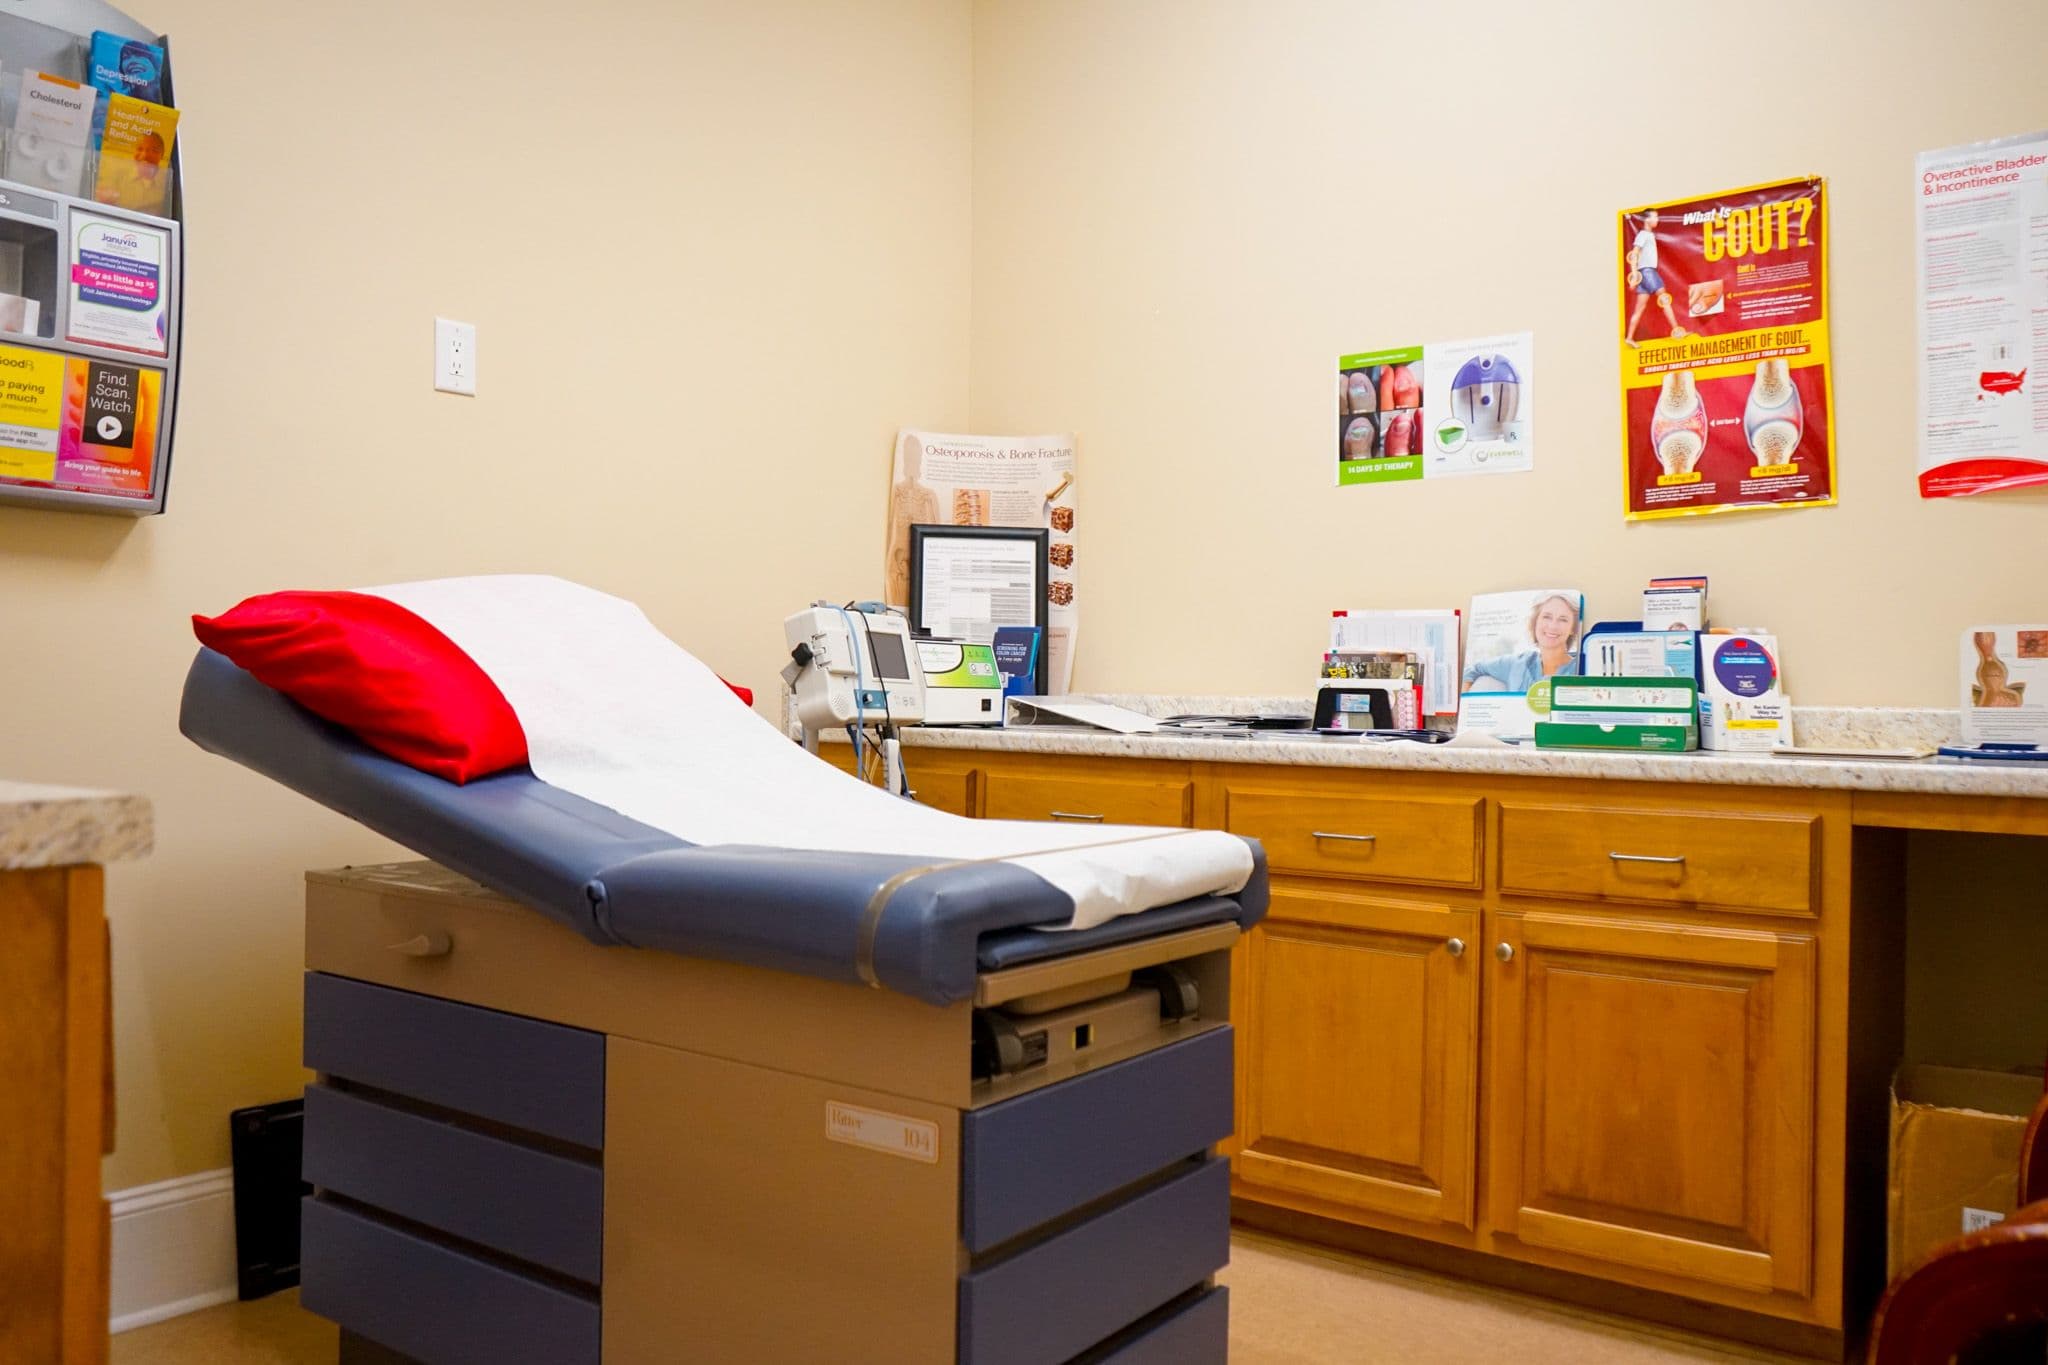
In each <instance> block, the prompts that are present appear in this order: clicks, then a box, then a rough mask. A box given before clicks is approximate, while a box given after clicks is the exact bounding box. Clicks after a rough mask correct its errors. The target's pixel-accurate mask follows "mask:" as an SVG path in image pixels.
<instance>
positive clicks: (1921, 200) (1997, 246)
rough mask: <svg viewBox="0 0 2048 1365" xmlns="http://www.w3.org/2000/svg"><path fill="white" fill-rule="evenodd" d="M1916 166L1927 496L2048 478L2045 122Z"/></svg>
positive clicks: (1928, 156) (1932, 155) (1925, 157)
mask: <svg viewBox="0 0 2048 1365" xmlns="http://www.w3.org/2000/svg"><path fill="white" fill-rule="evenodd" d="M1916 171H1917V183H1916V185H1915V186H1914V202H1915V203H1916V205H1917V206H1918V212H1917V215H1916V217H1917V219H1918V226H1919V239H1920V240H1919V246H1920V253H1919V278H1920V464H1919V474H1920V495H1921V496H1922V497H1925V498H1954V497H1962V496H1965V495H1967V494H1971V493H1989V492H1994V491H1996V490H1999V489H2007V488H2027V487H2031V486H2035V485H2039V484H2048V389H2044V388H2043V387H2042V385H2041V382H2040V373H2039V371H2040V366H2039V363H2038V362H2039V361H2040V360H2041V358H2042V357H2043V356H2048V133H2035V134H2032V135H2031V136H2027V137H2013V138H2002V139H2000V140H1998V141H1995V142H1983V143H1978V144H1975V145H1974V146H1969V147H1951V148H1949V149H1947V150H1945V151H1939V152H1923V153H1921V154H1920V158H1919V165H1918V167H1916Z"/></svg>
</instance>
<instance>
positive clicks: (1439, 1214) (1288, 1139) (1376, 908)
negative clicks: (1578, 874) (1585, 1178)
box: [1235, 882, 1479, 1228]
mask: <svg viewBox="0 0 2048 1365" xmlns="http://www.w3.org/2000/svg"><path fill="white" fill-rule="evenodd" d="M1478 933H1479V913H1478V911H1477V910H1476V909H1471V908H1463V907H1454V906H1449V905H1443V904H1435V903H1430V902H1423V901H1408V900H1392V899H1386V898H1381V897H1375V896H1366V895H1360V894H1357V893H1356V892H1353V891H1349V890H1344V891H1338V890H1316V889H1311V888H1309V887H1307V886H1304V885H1301V884H1298V883H1291V882H1290V883H1288V884H1285V885H1280V886H1275V888H1274V890H1273V903H1272V908H1271V909H1270V910H1269V911H1268V912H1267V918H1266V921H1265V923H1264V924H1263V925H1261V926H1260V927H1259V928H1258V929H1257V930H1256V931H1255V932H1254V933H1253V934H1252V935H1251V937H1250V940H1249V941H1248V942H1247V944H1246V946H1245V963H1246V968H1247V970H1246V985H1245V1000H1246V1010H1245V1020H1246V1025H1247V1027H1246V1028H1244V1029H1241V1030H1240V1032H1239V1038H1240V1046H1241V1047H1242V1048H1243V1049H1244V1050H1245V1052H1246V1065H1245V1068H1244V1073H1245V1081H1244V1089H1243V1093H1242V1094H1241V1095H1240V1096H1239V1116H1240V1117H1239V1124H1238V1140H1239V1148H1238V1152H1237V1156H1236V1158H1235V1161H1236V1169H1237V1176H1238V1180H1239V1183H1240V1185H1241V1186H1242V1187H1244V1188H1245V1189H1246V1190H1249V1191H1250V1192H1251V1193H1252V1195H1253V1197H1256V1194H1257V1191H1258V1189H1259V1188H1260V1187H1263V1188H1266V1189H1269V1190H1276V1191H1285V1192H1288V1193H1291V1194H1296V1195H1306V1196H1309V1197H1312V1198H1315V1199H1320V1200H1326V1201H1329V1202H1331V1203H1334V1204H1339V1205H1344V1206H1347V1207H1351V1208H1356V1209H1361V1210H1369V1211H1374V1212H1378V1213H1383V1214H1388V1215H1391V1216H1394V1217H1397V1218H1402V1219H1412V1220H1414V1221H1416V1222H1418V1223H1421V1224H1424V1225H1431V1224H1451V1225H1453V1226H1456V1227H1465V1228H1469V1227H1471V1226H1472V1209H1473V1157H1474V1153H1473V1135H1474V1118H1475V1114H1476V1109H1475V1105H1476V1101H1477V1091H1476V1084H1477V1080H1478V1070H1479V1069H1478V1007H1479V977H1478V966H1477V962H1478V957H1479V954H1478V953H1477V951H1476V949H1475V948H1474V947H1473V945H1474V944H1475V943H1476V940H1477V938H1478Z"/></svg>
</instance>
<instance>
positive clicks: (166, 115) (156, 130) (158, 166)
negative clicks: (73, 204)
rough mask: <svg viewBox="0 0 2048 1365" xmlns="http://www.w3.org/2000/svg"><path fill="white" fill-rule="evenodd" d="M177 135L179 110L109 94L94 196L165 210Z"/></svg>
mask: <svg viewBox="0 0 2048 1365" xmlns="http://www.w3.org/2000/svg"><path fill="white" fill-rule="evenodd" d="M177 137H178V111H177V110H175V109H170V108H166V107H165V106H163V105H161V104H151V103H150V102H149V101H148V100H139V99H136V98H134V97H133V96H130V95H109V96H107V116H106V126H105V128H104V129H103V130H102V131H101V133H100V167H99V175H98V177H97V178H96V179H95V180H94V182H93V191H92V197H93V198H95V199H97V200H99V201H100V202H101V203H102V204H114V205H117V206H119V207H121V208H124V209H135V210H137V211H138V212H141V213H155V214H161V213H162V212H163V211H164V207H165V204H166V201H167V200H168V199H169V198H170V193H171V174H170V159H171V147H172V145H173V144H174V143H175V142H176V141H177Z"/></svg>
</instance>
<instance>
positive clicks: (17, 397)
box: [0, 346, 64, 484]
mask: <svg viewBox="0 0 2048 1365" xmlns="http://www.w3.org/2000/svg"><path fill="white" fill-rule="evenodd" d="M63 423H64V357H63V356H61V355H57V354H56V353H54V352H51V351H32V350H29V349H27V348H25V347H20V346H0V482H8V483H41V484H47V483H52V482H54V481H55V480H56V477H57V446H58V431H59V429H60V428H61V427H62V426H63Z"/></svg>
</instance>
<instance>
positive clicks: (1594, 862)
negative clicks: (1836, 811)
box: [1500, 800, 1820, 915]
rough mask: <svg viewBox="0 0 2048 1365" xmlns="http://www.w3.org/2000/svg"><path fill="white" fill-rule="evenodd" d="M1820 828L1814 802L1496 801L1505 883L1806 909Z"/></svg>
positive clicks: (1576, 892) (1617, 896)
mask: <svg viewBox="0 0 2048 1365" xmlns="http://www.w3.org/2000/svg"><path fill="white" fill-rule="evenodd" d="M1819 828H1820V817H1819V816H1818V815H1816V814H1815V813H1814V812H1813V811H1810V810H1788V811H1771V810H1746V811H1739V812H1738V811H1726V810H1713V809H1698V808H1692V809H1687V808H1674V807H1665V808H1662V809H1638V808H1631V807H1623V806H1608V805H1593V804H1583V805H1581V804H1572V805H1552V804H1549V803H1546V802H1541V801H1522V800H1508V801H1503V802H1502V803H1501V809H1500V884H1501V890H1503V891H1506V892H1512V893H1516V894H1520V895H1533V896H1567V897H1572V896H1578V897H1585V896H1593V897H1601V898H1606V899H1614V900H1635V901H1668V902H1673V903H1677V904H1683V905H1700V906H1715V907H1721V908H1725V909H1730V910H1736V911H1745V912H1761V913H1768V914H1788V915H1807V914H1811V913H1813V908H1814V875H1815V868H1816V866H1817V863H1816V848H1817V845H1818V840H1819Z"/></svg>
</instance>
